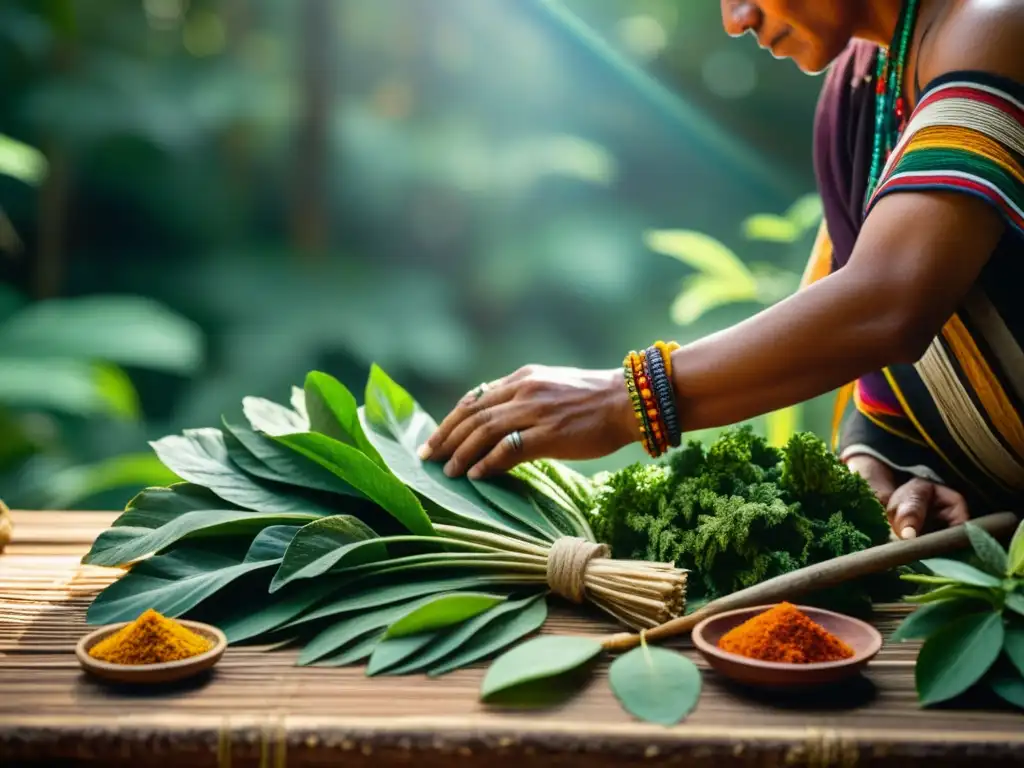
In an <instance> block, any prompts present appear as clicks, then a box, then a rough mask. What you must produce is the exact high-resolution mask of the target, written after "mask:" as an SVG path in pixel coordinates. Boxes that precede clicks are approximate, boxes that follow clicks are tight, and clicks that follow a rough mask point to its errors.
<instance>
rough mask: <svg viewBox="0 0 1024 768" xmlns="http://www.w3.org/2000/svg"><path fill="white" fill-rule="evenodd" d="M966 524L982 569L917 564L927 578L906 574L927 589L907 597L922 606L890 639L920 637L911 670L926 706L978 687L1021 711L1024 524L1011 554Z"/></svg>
mask: <svg viewBox="0 0 1024 768" xmlns="http://www.w3.org/2000/svg"><path fill="white" fill-rule="evenodd" d="M966 526H967V531H968V535H969V537H970V541H971V546H972V548H973V550H974V554H975V556H976V558H977V561H978V563H979V565H980V567H975V566H974V565H970V564H968V563H965V562H961V561H958V560H947V559H943V558H934V559H931V560H924V561H922V564H923V565H924V566H925V567H927V568H928V570H930V571H931V574H932V575H927V574H907V575H904V576H903V578H904V579H906V580H908V581H912V582H916V583H920V584H926V585H928V586H930V587H932V589H931V590H930V591H928V592H925V593H923V594H920V595H915V596H913V597H909V598H907V599H908V600H909V601H911V602H916V603H920V604H921V607H920V608H918V609H917V610H916V611H915V612H914V613H912V614H911V615H910V616H909V617H907V619H905V620H904V622H903V623H902V624H901V625H900V627H899V628H898V629H897V630H896V632H895V634H894V635H893V638H892V639H893V640H900V641H905V640H923V641H924V645H922V647H921V652H920V654H919V656H918V659H917V666H916V668H915V680H916V683H917V694H918V698H919V700H920V702H921V704H922V705H923V706H931V705H933V704H940V703H942V702H945V701H948V700H950V699H953V698H956V697H957V696H960V695H961V694H963V693H965V692H966V691H967V690H969V689H971V688H974V687H975V686H981V687H985V688H988V689H990V690H991V691H993V692H994V693H995V694H996V695H998V696H999V697H1001V698H1002V699H1004V700H1005V701H1007V702H1008V703H1010V704H1013V705H1015V706H1017V707H1020V708H1022V709H1024V522H1022V523H1021V525H1020V527H1019V528H1018V529H1017V532H1016V534H1015V535H1014V537H1013V541H1012V542H1011V544H1010V548H1009V552H1007V550H1005V549H1003V547H1002V545H1000V544H999V542H998V541H996V540H995V539H994V538H993V537H992V536H991V535H990V534H988V533H987V532H986V531H984V530H983V529H982V528H979V527H978V526H976V525H974V524H972V523H966Z"/></svg>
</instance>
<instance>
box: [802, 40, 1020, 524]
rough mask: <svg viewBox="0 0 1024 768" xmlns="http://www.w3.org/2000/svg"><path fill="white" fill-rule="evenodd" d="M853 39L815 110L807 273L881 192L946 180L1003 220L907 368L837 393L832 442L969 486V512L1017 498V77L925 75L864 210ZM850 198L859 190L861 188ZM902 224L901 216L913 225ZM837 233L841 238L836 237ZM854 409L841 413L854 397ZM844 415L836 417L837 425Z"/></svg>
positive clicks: (860, 80) (844, 248)
mask: <svg viewBox="0 0 1024 768" xmlns="http://www.w3.org/2000/svg"><path fill="white" fill-rule="evenodd" d="M866 50H867V49H866V48H865V46H864V45H863V44H860V43H856V44H854V45H853V46H851V49H850V50H849V51H848V52H847V53H846V54H844V57H843V58H842V59H841V60H840V61H838V62H837V63H836V65H835V67H834V68H833V71H832V72H830V75H829V78H828V80H827V81H826V85H825V88H824V90H823V92H822V98H821V101H820V103H819V110H818V117H817V121H816V135H815V169H816V173H817V175H818V181H819V186H820V188H821V193H822V198H823V202H824V207H825V222H824V223H823V226H822V230H821V232H820V233H819V236H818V239H817V242H816V243H815V248H814V252H813V253H812V255H811V260H810V262H809V263H808V267H807V271H806V272H805V275H804V282H805V284H807V283H810V282H813V281H814V280H816V279H820V278H821V277H823V276H825V275H827V274H830V273H831V272H834V271H835V270H836V269H839V268H841V267H842V266H843V265H844V264H845V263H846V262H847V261H848V260H849V258H850V255H851V254H852V251H853V245H854V243H855V242H856V234H857V233H858V232H859V230H860V227H861V226H862V225H863V222H864V220H865V218H866V217H867V216H869V215H870V212H871V210H873V208H874V207H875V206H876V205H877V204H878V201H879V200H881V199H883V198H884V197H885V196H887V195H890V194H895V193H899V192H906V191H918V192H920V191H942V192H956V193H961V194H967V195H971V196H974V197H976V198H979V199H981V200H984V201H985V202H987V203H988V204H990V205H991V206H992V207H993V209H994V210H996V211H998V212H999V214H1000V215H1001V217H1002V218H1003V220H1004V221H1005V223H1006V228H1005V231H1004V234H1003V237H1002V239H1001V241H1000V243H999V245H998V247H997V248H996V250H995V251H994V252H993V254H992V256H991V258H990V259H989V261H988V263H987V264H986V266H985V267H984V269H983V270H982V274H981V276H980V278H979V280H978V281H977V283H976V284H975V285H974V286H973V288H972V290H971V292H970V295H969V296H968V297H967V298H966V299H965V301H964V302H963V303H962V305H961V307H960V308H959V309H958V311H957V312H956V313H955V314H954V315H953V316H952V317H951V318H950V319H949V321H948V322H947V323H946V325H945V326H944V328H943V329H942V332H941V333H940V334H939V335H938V336H937V337H936V338H935V339H934V341H933V342H932V344H931V346H930V347H929V348H928V351H927V352H926V354H925V355H924V357H923V358H922V359H921V360H920V361H919V362H917V363H916V364H914V365H895V366H891V367H889V368H887V369H885V370H883V371H879V372H877V373H874V374H870V375H867V376H864V377H862V378H861V379H859V380H858V381H857V382H854V383H853V384H851V385H850V386H849V387H847V388H844V390H843V392H841V393H840V398H839V401H838V402H837V409H836V420H835V425H834V426H835V427H836V428H837V432H838V444H839V448H840V451H841V453H842V454H843V455H844V456H849V455H852V454H854V453H868V454H871V455H874V456H876V457H877V458H879V459H881V460H883V461H885V462H886V463H888V464H890V465H891V466H893V467H895V468H897V469H901V470H904V471H906V472H909V473H911V474H916V475H920V476H923V477H927V478H930V479H933V480H937V481H945V482H947V483H949V484H950V485H952V486H954V487H956V488H957V489H958V490H960V491H961V492H963V493H965V495H967V497H968V499H969V502H970V503H971V505H972V509H979V511H980V509H993V508H995V507H999V506H1003V505H1006V504H1012V503H1014V502H1020V501H1021V500H1024V423H1022V419H1021V414H1022V413H1024V300H1022V298H1021V296H1020V295H1019V293H1020V289H1021V288H1022V287H1024V86H1022V85H1021V84H1019V83H1015V82H1012V81H1008V80H1005V79H1002V78H997V77H993V76H991V75H987V74H984V73H977V72H955V73H950V74H948V75H945V76H943V77H941V78H938V79H936V80H935V81H933V82H932V83H930V84H929V85H928V86H927V87H926V88H925V89H924V90H923V92H922V93H921V94H920V97H919V99H918V104H917V106H916V108H915V110H914V113H913V114H912V115H911V118H910V121H909V123H908V125H907V128H906V130H905V131H904V134H903V136H902V137H901V139H900V141H899V143H898V144H897V146H896V148H895V149H894V151H893V153H892V155H891V156H890V158H889V160H888V162H887V164H886V167H885V169H884V171H883V174H882V178H881V179H880V181H879V184H878V187H877V190H876V192H875V193H874V195H873V196H872V197H871V199H870V200H869V201H868V204H867V206H866V208H865V209H863V215H861V216H858V215H857V212H856V209H855V207H854V206H855V201H857V200H861V201H862V200H864V197H865V186H866V181H865V176H866V169H861V168H857V167H856V165H855V164H860V163H866V162H870V159H869V158H870V154H869V153H870V130H869V128H870V126H871V125H872V123H873V112H874V106H873V100H872V99H871V98H870V96H872V95H873V91H874V89H873V87H871V83H870V81H871V74H870V72H871V66H872V62H873V55H876V54H872V55H868V54H867V53H866ZM858 195H859V196H858ZM908 225H909V223H908ZM833 232H835V233H836V235H837V236H831V235H833ZM851 399H852V401H853V404H854V409H853V410H852V412H851V413H850V415H849V416H848V417H847V418H846V420H845V422H842V418H843V414H844V412H845V410H846V405H847V403H848V402H849V400H851ZM840 423H842V428H841V429H839V425H840Z"/></svg>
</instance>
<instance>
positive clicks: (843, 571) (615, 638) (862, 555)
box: [602, 512, 1020, 651]
mask: <svg viewBox="0 0 1024 768" xmlns="http://www.w3.org/2000/svg"><path fill="white" fill-rule="evenodd" d="M971 522H973V523H974V524H975V525H977V526H978V527H979V528H984V529H985V530H986V531H988V532H989V533H990V534H992V535H993V536H995V537H996V538H1009V536H1010V535H1011V534H1012V533H1013V531H1014V529H1016V527H1017V525H1018V524H1019V522H1020V520H1019V519H1018V517H1017V516H1016V515H1015V514H1014V513H1013V512H999V513H998V514H994V515H987V516H985V517H980V518H978V519H977V520H972V521H971ZM969 543H970V542H969V540H968V538H967V531H966V530H965V529H964V527H963V526H956V527H953V528H947V529H945V530H942V531H936V532H935V533H927V534H925V535H923V536H918V537H917V538H914V539H905V540H902V541H893V542H890V543H888V544H880V545H879V546H877V547H870V548H869V549H865V550H862V551H860V552H853V553H851V554H849V555H842V556H841V557H836V558H833V559H832V560H826V561H825V562H822V563H815V564H814V565H809V566H807V567H806V568H801V569H799V570H797V571H792V572H790V573H784V574H782V575H781V576H776V577H775V578H773V579H768V580H767V581H762V582H761V583H760V584H755V585H754V586H752V587H747V588H746V589H741V590H740V591H739V592H733V593H732V594H731V595H726V596H725V597H720V598H718V599H717V600H712V601H711V602H710V603H708V604H707V605H704V606H702V607H701V608H699V609H697V610H696V611H694V612H693V613H691V614H689V615H687V616H680V617H679V618H676V619H672V620H671V621H666V622H665V623H664V624H660V625H658V626H657V627H654V628H653V629H649V630H647V631H646V632H644V637H645V638H646V639H647V640H650V641H658V640H664V639H665V638H668V637H673V636H675V635H681V634H683V633H685V632H690V631H691V630H692V629H693V628H694V627H695V626H697V625H698V624H699V623H700V622H701V621H703V620H704V619H706V618H707V617H708V616H714V615H716V614H719V613H725V612H726V611H732V610H736V609H739V608H752V607H754V606H758V605H765V604H767V603H775V602H780V601H783V600H787V601H792V600H795V599H796V598H798V597H800V596H801V595H805V594H807V593H808V592H814V591H816V590H819V589H826V588H828V587H834V586H836V585H837V584H842V583H844V582H847V581H851V580H853V579H858V578H860V577H861V576H867V575H868V574H872V573H879V572H881V571H888V570H891V569H893V568H898V567H900V566H901V565H910V564H911V563H915V562H917V561H918V560H924V559H926V558H929V557H936V556H937V555H943V554H946V553H948V552H952V551H953V550H956V549H961V548H963V547H966V546H967V545H968V544H969ZM602 644H603V645H604V647H605V650H609V651H625V650H629V649H630V648H633V647H635V646H637V645H639V644H640V635H639V634H635V635H634V634H631V633H629V632H622V633H619V634H615V635H611V636H609V637H608V638H606V639H605V640H604V642H603V643H602Z"/></svg>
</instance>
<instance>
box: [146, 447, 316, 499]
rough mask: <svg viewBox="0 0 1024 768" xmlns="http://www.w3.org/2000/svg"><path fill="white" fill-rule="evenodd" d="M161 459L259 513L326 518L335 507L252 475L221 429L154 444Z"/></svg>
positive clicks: (188, 478) (204, 485)
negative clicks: (235, 455) (233, 459)
mask: <svg viewBox="0 0 1024 768" xmlns="http://www.w3.org/2000/svg"><path fill="white" fill-rule="evenodd" d="M152 446H153V450H155V451H156V454H157V456H159V457H160V460H161V461H162V462H163V463H164V464H166V465H167V467H168V468H169V469H171V470H172V471H173V472H174V473H175V474H177V475H178V476H179V477H182V478H184V479H185V480H188V481H189V482H190V483H195V484H196V485H201V486H203V487H205V488H209V489H210V490H211V491H213V492H214V493H215V494H217V495H218V496H219V497H220V498H222V499H224V500H225V501H230V502H232V503H233V504H237V505H238V506H240V507H244V508H246V509H251V510H254V511H257V512H302V513H308V514H312V515H314V516H317V517H326V516H328V515H331V514H333V513H334V511H333V510H331V509H329V508H327V507H325V506H324V505H322V504H319V503H318V502H316V501H313V500H311V499H309V498H305V497H304V496H301V495H299V494H298V492H297V491H296V490H295V489H290V488H289V487H288V486H272V485H271V484H269V483H268V482H266V481H258V480H256V479H255V478H252V477H249V476H248V475H246V474H245V473H244V472H242V470H240V469H239V468H238V467H236V466H235V465H234V464H232V463H231V459H230V458H229V457H228V450H227V446H226V445H225V442H224V435H223V434H222V433H221V431H220V430H219V429H212V428H207V429H189V430H186V431H185V432H184V434H183V435H170V436H168V437H164V438H162V439H160V440H157V441H156V442H154V443H152Z"/></svg>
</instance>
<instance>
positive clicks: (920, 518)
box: [846, 454, 971, 539]
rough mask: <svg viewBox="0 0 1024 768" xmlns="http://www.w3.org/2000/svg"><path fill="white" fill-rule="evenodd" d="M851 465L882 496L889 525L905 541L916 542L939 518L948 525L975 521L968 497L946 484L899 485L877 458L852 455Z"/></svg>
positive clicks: (915, 480) (916, 479) (917, 480)
mask: <svg viewBox="0 0 1024 768" xmlns="http://www.w3.org/2000/svg"><path fill="white" fill-rule="evenodd" d="M846 464H847V466H849V468H850V469H851V470H852V471H854V472H856V473H857V474H858V475H860V476H861V477H863V478H864V479H865V480H866V481H867V483H868V485H870V486H871V489H872V490H873V491H874V492H875V495H876V496H878V500H879V501H881V502H882V505H883V506H884V507H885V511H886V514H887V515H888V517H889V525H890V526H891V527H892V529H893V531H894V532H895V533H896V535H897V536H899V537H900V538H901V539H912V538H914V537H915V536H917V535H918V534H919V533H921V532H922V531H923V530H924V527H925V524H926V522H927V521H928V520H930V519H932V518H935V519H938V520H941V521H943V522H944V523H946V525H948V526H953V525H961V524H962V523H966V522H967V521H968V520H970V519H971V516H970V513H969V512H968V510H967V502H966V501H965V500H964V497H963V496H961V495H960V494H959V493H957V492H956V491H954V490H953V489H952V488H949V487H948V486H945V485H939V484H938V483H933V482H931V481H930V480H923V479H921V478H919V477H914V478H911V479H910V480H908V481H906V482H905V483H902V484H900V485H898V484H897V479H896V475H895V473H894V472H893V470H892V468H891V467H889V466H888V465H887V464H884V463H883V462H881V461H879V460H878V459H876V458H874V457H873V456H867V455H864V454H860V455H857V456H851V457H850V458H849V459H848V460H847V462H846Z"/></svg>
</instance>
